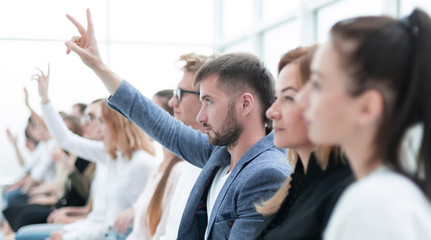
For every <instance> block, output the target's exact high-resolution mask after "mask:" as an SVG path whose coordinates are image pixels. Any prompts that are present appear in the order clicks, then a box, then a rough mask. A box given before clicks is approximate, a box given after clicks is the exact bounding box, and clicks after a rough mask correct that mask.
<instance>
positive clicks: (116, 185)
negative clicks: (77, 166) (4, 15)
mask: <svg viewBox="0 0 431 240" xmlns="http://www.w3.org/2000/svg"><path fill="white" fill-rule="evenodd" d="M42 114H43V118H44V120H45V122H46V124H47V127H48V129H49V131H50V133H51V135H52V136H53V138H54V139H55V140H56V142H57V143H58V145H59V146H60V147H61V148H63V149H65V150H67V151H69V152H71V153H73V154H75V155H77V156H79V157H82V158H84V159H87V160H89V161H93V162H97V163H98V165H100V164H104V165H106V172H107V173H106V186H105V189H104V190H105V191H104V194H105V196H104V198H105V199H106V209H105V211H104V212H102V211H98V213H97V215H100V214H104V216H93V217H92V218H89V219H87V220H86V221H79V222H78V223H79V224H74V225H85V226H80V227H74V228H72V229H70V227H66V228H65V229H66V230H69V231H71V233H73V235H79V237H73V238H65V239H103V236H104V234H105V233H106V232H107V230H108V227H109V226H110V225H111V224H112V223H113V222H114V220H115V219H116V217H117V215H118V214H119V213H120V212H121V211H123V210H124V209H126V208H128V207H130V206H132V204H133V203H134V202H135V201H136V199H137V198H138V196H139V195H140V193H141V192H142V190H143V189H144V186H145V185H146V181H147V177H148V174H149V173H150V172H151V171H152V170H153V169H154V168H155V167H156V166H157V164H158V160H157V159H156V158H155V157H153V156H151V155H150V154H149V153H147V152H145V151H142V150H139V151H135V152H133V155H132V158H131V159H130V160H128V159H126V158H125V157H123V156H122V155H121V153H120V152H117V156H118V157H117V159H111V158H110V156H109V155H108V154H107V153H106V152H105V147H104V145H103V142H100V141H93V140H89V139H86V138H83V137H80V136H78V135H75V134H73V133H72V132H71V131H70V130H69V129H68V128H67V127H66V125H65V124H64V122H63V120H62V119H61V117H60V115H59V114H58V113H57V112H56V111H55V109H54V107H53V106H52V104H51V103H47V104H44V105H43V106H42ZM95 208H96V209H98V207H95ZM92 219H93V220H96V219H98V220H101V221H92ZM92 224H96V225H97V226H91V225H92ZM78 229H91V232H92V238H89V236H88V235H86V234H88V233H84V232H85V231H83V232H82V234H80V231H79V230H78ZM96 229H99V231H97V230H96ZM75 230H78V231H75ZM66 235H67V234H66Z"/></svg>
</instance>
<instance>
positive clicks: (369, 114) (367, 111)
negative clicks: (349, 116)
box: [358, 90, 384, 126]
mask: <svg viewBox="0 0 431 240" xmlns="http://www.w3.org/2000/svg"><path fill="white" fill-rule="evenodd" d="M359 98H360V99H359V115H358V122H359V124H360V125H361V126H365V125H370V124H374V123H376V122H377V121H379V119H380V117H381V116H382V114H383V110H384V99H383V96H382V94H381V93H380V92H379V91H377V90H367V91H366V92H364V93H363V94H362V95H361V96H360V97H359Z"/></svg>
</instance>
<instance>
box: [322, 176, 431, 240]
mask: <svg viewBox="0 0 431 240" xmlns="http://www.w3.org/2000/svg"><path fill="white" fill-rule="evenodd" d="M430 225H431V206H430V203H429V202H428V200H427V199H426V198H425V195H424V194H422V192H421V191H420V189H419V188H418V187H417V186H416V185H415V184H414V183H413V182H411V181H410V180H409V179H407V178H405V177H404V176H401V175H399V174H397V173H395V172H392V171H389V170H385V171H380V172H379V173H377V174H374V173H373V174H372V175H371V176H368V177H366V178H365V179H362V180H360V181H358V182H356V183H354V184H352V185H351V186H350V187H348V189H347V190H346V191H345V192H344V193H343V195H342V196H341V198H340V200H339V202H338V203H337V205H336V207H335V210H334V213H333V214H332V217H331V219H330V222H329V225H328V228H327V230H326V232H325V236H328V238H331V237H333V236H344V238H345V239H368V238H369V237H372V236H374V238H376V236H380V237H378V238H379V239H410V237H412V236H414V235H417V234H420V235H422V234H425V235H426V236H431V231H430V230H429V229H430V228H429V226H430ZM425 235H423V236H425ZM358 236H362V237H361V238H358ZM389 236H391V237H390V238H389ZM417 236H418V235H417Z"/></svg>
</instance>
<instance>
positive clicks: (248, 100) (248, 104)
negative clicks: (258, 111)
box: [240, 92, 255, 115]
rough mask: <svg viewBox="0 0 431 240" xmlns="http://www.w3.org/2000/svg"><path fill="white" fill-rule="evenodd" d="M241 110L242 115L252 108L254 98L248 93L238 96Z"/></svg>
mask: <svg viewBox="0 0 431 240" xmlns="http://www.w3.org/2000/svg"><path fill="white" fill-rule="evenodd" d="M240 104H241V111H242V112H243V114H244V115H247V114H249V113H250V112H251V111H253V109H254V105H255V99H254V97H253V95H251V94H250V93H247V92H246V93H243V94H242V95H241V97H240Z"/></svg>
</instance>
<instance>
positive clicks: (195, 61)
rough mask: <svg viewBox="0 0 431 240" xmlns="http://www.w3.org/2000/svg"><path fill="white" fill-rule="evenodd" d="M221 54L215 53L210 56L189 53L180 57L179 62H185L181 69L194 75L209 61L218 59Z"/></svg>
mask: <svg viewBox="0 0 431 240" xmlns="http://www.w3.org/2000/svg"><path fill="white" fill-rule="evenodd" d="M218 56H219V54H217V53H214V54H212V55H209V56H205V55H200V54H196V53H187V54H183V55H181V56H180V57H179V59H178V61H179V62H184V65H183V66H182V67H181V69H182V70H183V71H188V72H192V73H196V72H197V71H198V70H199V68H201V67H202V66H203V65H204V64H205V63H207V62H208V61H210V60H212V59H214V58H216V57H218Z"/></svg>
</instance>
